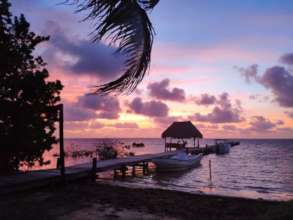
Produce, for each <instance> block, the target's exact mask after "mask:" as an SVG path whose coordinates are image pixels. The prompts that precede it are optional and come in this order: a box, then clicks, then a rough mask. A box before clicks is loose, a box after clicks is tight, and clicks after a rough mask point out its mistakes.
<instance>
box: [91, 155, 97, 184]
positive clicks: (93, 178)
mask: <svg viewBox="0 0 293 220" xmlns="http://www.w3.org/2000/svg"><path fill="white" fill-rule="evenodd" d="M96 179H97V158H96V157H94V158H93V166H92V181H93V182H94V181H95V180H96Z"/></svg>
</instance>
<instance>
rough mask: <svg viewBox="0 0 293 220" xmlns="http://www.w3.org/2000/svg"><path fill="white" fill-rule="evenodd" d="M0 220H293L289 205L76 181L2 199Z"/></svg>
mask: <svg viewBox="0 0 293 220" xmlns="http://www.w3.org/2000/svg"><path fill="white" fill-rule="evenodd" d="M0 210H1V211H0V219H1V220H6V219H7V220H8V219H9V220H16V219H31V220H33V219H38V220H39V219H60V220H61V219H62V220H69V219H73V220H79V219H80V220H81V219H89V220H92V219H203V220H205V219H225V220H230V219H231V220H232V219H234V220H235V219H237V220H246V219H247V220H248V219H263V220H265V219H266V220H267V219H284V220H285V219H286V220H289V219H293V211H292V210H293V201H291V202H272V201H264V200H252V199H241V198H229V197H221V196H208V195H194V194H189V193H184V192H177V191H169V190H161V189H133V188H125V187H120V186H111V185H107V184H102V183H91V182H88V181H80V182H78V183H72V184H68V185H66V186H50V187H47V188H45V189H44V188H43V189H39V190H34V191H26V192H21V193H17V194H14V195H6V196H2V198H1V200H0Z"/></svg>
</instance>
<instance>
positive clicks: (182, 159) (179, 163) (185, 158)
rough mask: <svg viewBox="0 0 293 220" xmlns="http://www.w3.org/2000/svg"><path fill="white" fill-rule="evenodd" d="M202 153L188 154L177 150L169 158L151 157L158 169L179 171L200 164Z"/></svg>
mask: <svg viewBox="0 0 293 220" xmlns="http://www.w3.org/2000/svg"><path fill="white" fill-rule="evenodd" d="M202 157H203V154H197V155H190V154H186V153H185V152H178V153H177V154H176V155H174V156H171V157H169V158H158V159H153V160H152V162H153V163H155V165H156V167H157V170H158V171H163V172H168V171H181V170H186V169H190V168H194V167H197V166H199V165H200V161H201V159H202Z"/></svg>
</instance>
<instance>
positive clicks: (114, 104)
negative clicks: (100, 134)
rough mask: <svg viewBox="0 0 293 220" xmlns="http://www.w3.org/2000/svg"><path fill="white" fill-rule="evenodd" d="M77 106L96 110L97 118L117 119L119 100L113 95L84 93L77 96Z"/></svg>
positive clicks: (119, 109)
mask: <svg viewBox="0 0 293 220" xmlns="http://www.w3.org/2000/svg"><path fill="white" fill-rule="evenodd" d="M77 104H78V105H79V106H81V107H83V108H85V109H90V110H92V111H95V112H96V111H98V113H97V117H98V118H106V119H117V118H119V112H120V111H121V108H120V104H119V101H118V99H117V98H116V97H113V96H97V95H84V96H81V97H79V98H78V103H77Z"/></svg>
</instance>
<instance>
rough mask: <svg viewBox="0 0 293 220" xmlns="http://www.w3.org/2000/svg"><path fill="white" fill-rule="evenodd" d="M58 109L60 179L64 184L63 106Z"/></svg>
mask: <svg viewBox="0 0 293 220" xmlns="http://www.w3.org/2000/svg"><path fill="white" fill-rule="evenodd" d="M58 108H59V139H60V173H61V179H62V181H63V182H65V161H64V158H65V153H64V134H63V122H64V119H63V104H60V105H58Z"/></svg>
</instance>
